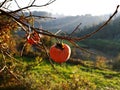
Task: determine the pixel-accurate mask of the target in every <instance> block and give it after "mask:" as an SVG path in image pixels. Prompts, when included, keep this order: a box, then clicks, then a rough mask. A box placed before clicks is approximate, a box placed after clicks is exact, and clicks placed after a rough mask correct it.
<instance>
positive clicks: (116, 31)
mask: <svg viewBox="0 0 120 90" xmlns="http://www.w3.org/2000/svg"><path fill="white" fill-rule="evenodd" d="M102 24H103V23H100V24H98V25H95V26H93V27H90V28H83V30H82V31H81V32H77V33H76V34H75V35H76V36H83V35H85V34H87V33H90V32H92V31H94V30H96V29H97V28H98V27H99V26H101V25H102ZM91 38H92V39H120V14H118V16H117V17H115V18H114V19H112V20H111V21H110V23H109V24H108V25H106V26H105V27H104V28H103V29H102V30H101V31H99V32H97V33H96V34H95V35H93V36H92V37H91Z"/></svg>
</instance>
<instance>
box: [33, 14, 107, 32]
mask: <svg viewBox="0 0 120 90" xmlns="http://www.w3.org/2000/svg"><path fill="white" fill-rule="evenodd" d="M39 13H41V12H34V14H37V15H38V14H39ZM39 15H41V14H39ZM45 15H50V16H51V17H52V14H46V13H45ZM108 17H109V16H108V15H105V16H92V15H90V14H86V15H81V16H61V17H57V18H56V19H42V20H38V19H36V22H35V26H36V27H40V26H42V28H43V29H46V30H48V31H52V32H56V31H57V30H59V29H61V30H63V31H65V32H71V31H73V30H74V29H75V27H76V26H77V25H78V24H79V23H82V24H81V26H80V28H83V27H87V28H89V27H92V26H95V25H98V24H99V23H101V22H103V21H105V20H106V19H108Z"/></svg>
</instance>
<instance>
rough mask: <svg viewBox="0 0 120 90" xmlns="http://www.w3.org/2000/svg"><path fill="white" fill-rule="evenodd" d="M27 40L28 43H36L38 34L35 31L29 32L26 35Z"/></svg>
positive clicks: (38, 39)
mask: <svg viewBox="0 0 120 90" xmlns="http://www.w3.org/2000/svg"><path fill="white" fill-rule="evenodd" d="M27 42H28V43H29V44H32V45H33V44H38V43H39V42H40V35H39V34H38V33H37V32H34V33H32V34H29V35H28V36H27Z"/></svg>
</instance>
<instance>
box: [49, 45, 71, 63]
mask: <svg viewBox="0 0 120 90" xmlns="http://www.w3.org/2000/svg"><path fill="white" fill-rule="evenodd" d="M70 55H71V48H70V47H69V46H68V45H67V44H64V43H57V44H54V45H53V46H51V48H50V57H51V59H52V60H53V61H55V62H57V63H63V62H66V61H67V60H68V59H69V58H70Z"/></svg>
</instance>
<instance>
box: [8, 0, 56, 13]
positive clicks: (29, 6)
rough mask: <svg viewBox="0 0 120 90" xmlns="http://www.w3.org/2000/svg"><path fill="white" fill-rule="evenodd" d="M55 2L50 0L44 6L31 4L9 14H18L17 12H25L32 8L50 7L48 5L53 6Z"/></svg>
mask: <svg viewBox="0 0 120 90" xmlns="http://www.w3.org/2000/svg"><path fill="white" fill-rule="evenodd" d="M55 1H56V0H52V1H51V0H50V1H49V2H48V3H46V4H43V5H33V4H30V5H28V6H26V7H23V8H20V9H18V10H15V11H12V12H9V13H16V12H19V11H22V10H25V9H29V8H31V7H44V6H48V5H50V4H52V3H53V2H55Z"/></svg>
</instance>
